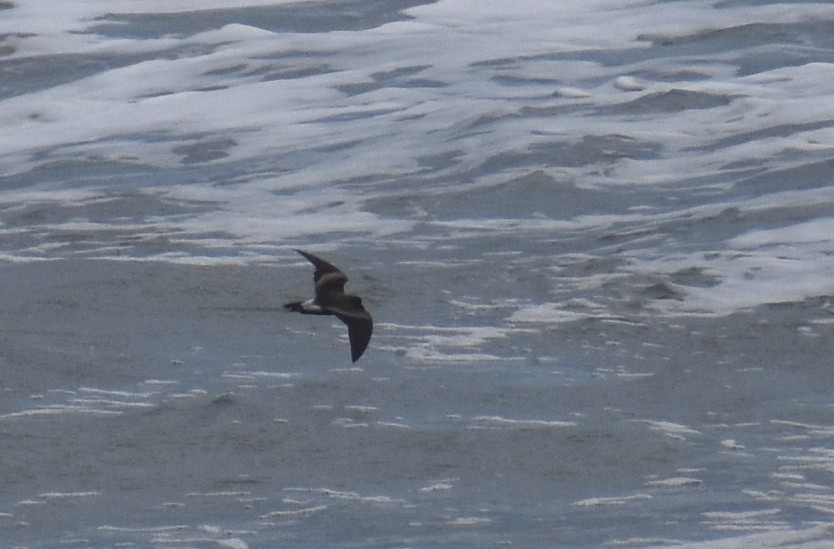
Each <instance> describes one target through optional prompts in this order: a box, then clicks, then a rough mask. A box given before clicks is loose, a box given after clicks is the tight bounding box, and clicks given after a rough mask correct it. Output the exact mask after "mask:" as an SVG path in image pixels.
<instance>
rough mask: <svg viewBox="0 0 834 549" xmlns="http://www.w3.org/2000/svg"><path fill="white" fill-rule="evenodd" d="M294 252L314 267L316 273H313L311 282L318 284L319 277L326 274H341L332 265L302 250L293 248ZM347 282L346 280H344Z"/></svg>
mask: <svg viewBox="0 0 834 549" xmlns="http://www.w3.org/2000/svg"><path fill="white" fill-rule="evenodd" d="M293 250H295V251H296V252H298V253H300V254H301V255H302V256H304V258H305V259H306V260H307V261H309V262H310V263H312V264H313V265H314V266H315V267H316V272H315V273H313V281H314V282H316V283H318V281H319V280H321V277H323V276H324V275H326V274H327V273H341V272H342V271H340V270H339V268H338V267H336V266H335V265H333V264H332V263H328V262H327V261H325V260H323V259H322V258H320V257H316V256H314V255H313V254H311V253H308V252H305V251H304V250H299V249H298V248H293ZM345 280H347V278H345Z"/></svg>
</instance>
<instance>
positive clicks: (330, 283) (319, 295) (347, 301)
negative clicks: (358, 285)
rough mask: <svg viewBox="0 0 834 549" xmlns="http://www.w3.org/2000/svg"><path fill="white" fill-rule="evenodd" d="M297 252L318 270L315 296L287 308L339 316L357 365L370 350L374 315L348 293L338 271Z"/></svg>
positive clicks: (310, 313) (316, 258) (342, 275)
mask: <svg viewBox="0 0 834 549" xmlns="http://www.w3.org/2000/svg"><path fill="white" fill-rule="evenodd" d="M293 250H295V251H296V252H298V253H300V254H301V255H302V256H304V258H305V259H307V261H309V262H310V263H312V264H313V265H314V266H315V268H316V271H315V272H314V273H313V282H314V283H315V285H316V287H315V296H314V297H313V299H309V300H307V301H293V302H292V303H287V304H286V305H284V307H286V308H287V309H289V310H290V311H294V312H296V313H301V314H304V315H335V316H336V318H338V319H339V320H341V321H342V322H344V323H345V324H347V327H348V337H349V338H350V357H351V358H352V359H353V362H356V361H357V360H359V357H361V356H362V353H364V352H365V349H367V348H368V342H369V341H370V340H371V334H372V333H373V331H374V322H373V320H372V319H371V315H370V314H368V311H366V310H365V307H363V306H362V300H361V299H360V298H359V296H355V295H350V294H346V293H345V282H347V280H348V278H347V276H345V273H343V272H342V271H340V270H339V269H338V267H336V266H335V265H333V264H332V263H328V262H327V261H325V260H323V259H321V258H320V257H316V256H314V255H313V254H311V253H307V252H305V251H303V250H298V249H296V248H293Z"/></svg>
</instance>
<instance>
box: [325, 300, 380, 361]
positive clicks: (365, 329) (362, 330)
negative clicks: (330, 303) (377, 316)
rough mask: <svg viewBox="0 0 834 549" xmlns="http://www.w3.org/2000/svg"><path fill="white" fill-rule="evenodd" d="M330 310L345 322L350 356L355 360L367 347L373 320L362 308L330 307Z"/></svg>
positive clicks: (372, 330)
mask: <svg viewBox="0 0 834 549" xmlns="http://www.w3.org/2000/svg"><path fill="white" fill-rule="evenodd" d="M331 311H333V314H335V315H336V317H337V318H338V319H339V320H341V321H342V322H344V323H345V324H347V328H348V337H349V338H350V358H351V359H352V360H353V362H356V361H357V360H359V357H361V356H362V353H364V352H365V349H367V348H368V343H369V342H370V341H371V334H373V332H374V321H373V320H372V319H371V315H369V314H368V312H367V311H365V310H364V309H362V310H355V311H354V310H351V311H345V310H341V309H331Z"/></svg>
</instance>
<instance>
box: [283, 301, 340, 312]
mask: <svg viewBox="0 0 834 549" xmlns="http://www.w3.org/2000/svg"><path fill="white" fill-rule="evenodd" d="M312 301H313V300H312V299H311V300H310V301H292V302H290V303H286V304H284V307H285V308H287V309H289V310H290V311H292V312H294V313H301V314H303V315H332V314H333V313H331V312H330V311H325V310H324V309H322V308H321V307H319V306H318V305H315V304H313V302H312Z"/></svg>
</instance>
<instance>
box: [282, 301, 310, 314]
mask: <svg viewBox="0 0 834 549" xmlns="http://www.w3.org/2000/svg"><path fill="white" fill-rule="evenodd" d="M284 307H285V308H286V309H289V310H290V311H293V312H295V313H304V312H306V311H305V310H304V307H303V306H302V304H301V301H293V302H292V303H285V304H284Z"/></svg>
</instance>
